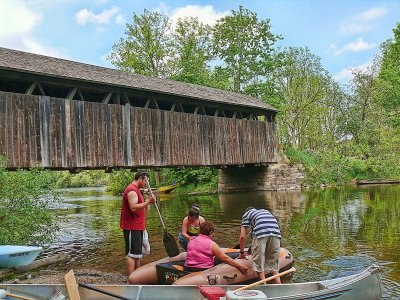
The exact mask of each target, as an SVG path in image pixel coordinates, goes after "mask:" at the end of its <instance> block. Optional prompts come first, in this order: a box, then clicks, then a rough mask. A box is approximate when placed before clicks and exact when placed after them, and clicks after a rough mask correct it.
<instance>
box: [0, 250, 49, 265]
mask: <svg viewBox="0 0 400 300" xmlns="http://www.w3.org/2000/svg"><path fill="white" fill-rule="evenodd" d="M42 250H43V248H42V247H31V246H14V245H5V246H0V268H12V267H23V266H27V265H29V264H31V263H32V262H33V261H34V260H35V258H36V257H37V256H38V255H39V254H40V252H41V251H42Z"/></svg>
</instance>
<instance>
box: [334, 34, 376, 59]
mask: <svg viewBox="0 0 400 300" xmlns="http://www.w3.org/2000/svg"><path fill="white" fill-rule="evenodd" d="M375 47H376V44H373V43H372V44H370V43H368V42H365V41H364V40H363V38H359V39H357V40H356V41H355V42H350V43H348V44H346V45H344V46H343V47H342V48H340V49H339V50H336V51H335V55H341V54H343V53H344V52H360V51H365V50H368V49H372V48H375ZM330 49H333V50H335V49H337V47H336V45H331V46H330Z"/></svg>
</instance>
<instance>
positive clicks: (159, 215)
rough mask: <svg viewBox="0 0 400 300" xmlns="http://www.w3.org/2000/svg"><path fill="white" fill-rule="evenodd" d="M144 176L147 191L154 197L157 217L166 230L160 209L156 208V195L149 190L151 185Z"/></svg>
mask: <svg viewBox="0 0 400 300" xmlns="http://www.w3.org/2000/svg"><path fill="white" fill-rule="evenodd" d="M144 178H145V181H146V185H147V188H148V189H149V191H150V194H151V197H152V198H154V200H155V202H154V205H155V206H156V209H157V213H158V217H159V218H160V221H161V225H162V227H163V228H164V230H165V231H167V228H166V227H165V224H164V220H163V218H162V216H161V212H160V209H159V208H158V204H157V199H156V197H155V196H154V194H153V191H152V190H151V186H150V182H149V179H148V178H147V176H144Z"/></svg>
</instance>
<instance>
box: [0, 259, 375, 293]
mask: <svg viewBox="0 0 400 300" xmlns="http://www.w3.org/2000/svg"><path fill="white" fill-rule="evenodd" d="M92 287H94V288H95V289H96V290H97V291H94V290H91V289H88V288H87V287H82V286H79V288H78V290H79V294H80V297H81V299H83V300H94V299H98V300H103V299H104V300H106V299H111V298H110V296H109V295H105V294H103V293H102V292H107V293H113V294H114V295H118V297H119V299H136V300H153V299H160V300H200V299H205V296H203V295H202V294H201V292H200V290H199V288H198V287H197V286H195V285H93V286H92ZM207 287H211V286H207ZM214 287H219V288H221V289H223V290H224V291H226V292H227V295H226V296H227V298H222V299H227V300H237V299H274V300H289V299H290V300H300V299H308V300H311V299H313V300H316V299H335V300H354V299H364V300H378V299H381V293H382V291H381V285H380V276H379V267H378V266H376V265H372V266H371V267H369V268H367V269H366V270H364V271H362V272H360V273H357V274H354V275H350V276H346V277H339V278H335V279H329V280H322V281H315V282H305V283H289V284H267V285H261V286H257V287H254V288H252V290H247V293H246V294H247V297H245V296H244V295H243V294H244V293H242V295H240V294H238V292H232V291H234V290H235V289H237V288H239V287H241V286H240V285H220V286H214ZM0 289H5V290H6V291H7V292H10V293H13V294H17V295H20V296H24V297H29V298H32V299H51V297H52V295H54V294H55V293H57V292H58V293H59V294H63V295H67V293H66V289H65V286H64V285H63V284H59V285H48V284H41V285H36V284H3V285H2V284H0ZM235 293H236V295H235ZM261 293H262V294H261ZM251 295H253V296H251ZM254 295H256V296H254ZM4 299H14V298H4ZM53 299H57V298H55V297H53ZM58 299H62V298H61V297H59V298H58Z"/></svg>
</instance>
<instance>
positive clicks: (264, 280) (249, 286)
mask: <svg viewBox="0 0 400 300" xmlns="http://www.w3.org/2000/svg"><path fill="white" fill-rule="evenodd" d="M295 271H296V269H295V268H290V269H289V270H286V271H284V272H281V273H278V274H276V275H273V276H270V277H268V278H265V279H263V280H259V281H257V282H254V283H252V284H249V285H245V286H242V287H241V288H238V289H236V290H234V292H236V291H242V290H247V289H248V288H251V287H253V286H257V285H259V284H262V283H266V282H268V281H271V280H273V279H275V278H277V277H281V276H285V275H286V274H289V273H292V272H295Z"/></svg>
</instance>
